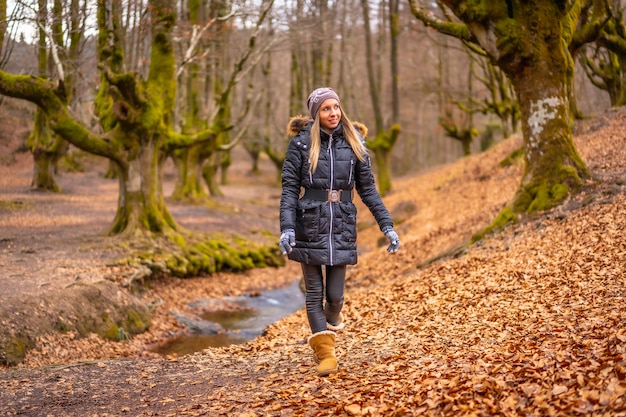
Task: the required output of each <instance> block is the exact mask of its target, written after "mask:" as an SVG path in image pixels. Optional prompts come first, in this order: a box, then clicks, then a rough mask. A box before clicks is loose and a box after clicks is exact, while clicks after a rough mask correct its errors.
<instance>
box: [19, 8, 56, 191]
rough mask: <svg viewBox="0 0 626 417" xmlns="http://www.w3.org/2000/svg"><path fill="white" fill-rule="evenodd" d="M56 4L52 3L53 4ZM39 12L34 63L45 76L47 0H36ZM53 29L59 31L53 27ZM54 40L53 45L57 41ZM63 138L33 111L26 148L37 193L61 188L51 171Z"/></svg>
mask: <svg viewBox="0 0 626 417" xmlns="http://www.w3.org/2000/svg"><path fill="white" fill-rule="evenodd" d="M56 4H57V3H55V5H56ZM38 7H39V10H38V13H37V21H38V22H39V31H38V34H39V39H38V41H37V46H38V54H37V63H38V68H39V75H40V76H41V77H48V76H49V75H50V73H51V71H50V63H49V60H48V46H47V42H48V41H47V37H48V34H47V33H46V28H47V26H48V4H47V2H46V1H43V0H39V4H38ZM55 12H57V13H56V14H55V16H53V18H58V17H59V16H58V10H57V9H56V7H55ZM55 29H58V27H56V28H55ZM53 41H55V42H56V39H54V40H53ZM62 141H63V139H62V138H61V137H59V136H57V135H56V134H55V133H54V131H53V130H51V129H50V128H49V127H48V116H47V115H46V113H45V111H44V110H43V109H41V108H39V107H38V108H37V110H35V123H34V125H33V130H32V132H31V134H30V135H29V136H28V141H27V142H28V147H29V149H30V152H31V154H32V155H33V176H32V180H31V187H32V188H33V189H35V190H40V191H53V192H59V191H61V188H60V187H59V185H58V184H57V181H56V178H55V175H54V171H55V161H56V160H57V159H58V158H59V153H60V151H61V150H63V149H64V148H63V147H62V146H61V145H62Z"/></svg>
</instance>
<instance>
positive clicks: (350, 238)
mask: <svg viewBox="0 0 626 417" xmlns="http://www.w3.org/2000/svg"><path fill="white" fill-rule="evenodd" d="M337 205H338V206H339V209H340V210H341V224H342V228H341V237H342V240H344V241H346V242H356V206H355V205H354V204H352V203H342V204H337Z"/></svg>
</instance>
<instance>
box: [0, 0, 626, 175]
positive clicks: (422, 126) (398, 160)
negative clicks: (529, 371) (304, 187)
mask: <svg viewBox="0 0 626 417" xmlns="http://www.w3.org/2000/svg"><path fill="white" fill-rule="evenodd" d="M111 3H112V4H113V6H115V7H114V9H115V10H116V11H117V12H118V13H119V14H120V18H119V20H117V22H118V23H119V24H120V25H121V27H119V28H116V32H115V33H116V34H119V36H121V37H122V39H121V40H122V45H123V52H122V53H123V54H124V61H123V65H124V70H126V71H136V72H137V73H139V74H142V75H143V76H147V75H148V62H149V54H150V46H151V45H150V30H151V24H150V19H151V15H150V5H149V4H148V1H118V0H115V1H112V2H111ZM44 6H45V7H44ZM5 7H6V24H4V25H3V26H0V28H2V29H4V32H5V35H4V37H3V41H4V44H3V49H2V57H1V58H2V60H1V61H0V65H1V67H2V68H3V69H4V70H5V71H7V72H10V73H16V74H35V75H37V74H40V75H43V76H46V77H49V78H50V79H52V80H59V79H60V78H63V77H65V78H67V77H68V76H70V75H71V76H72V77H73V80H72V94H71V102H70V106H71V108H72V111H73V113H74V114H77V115H79V116H80V119H81V120H82V121H83V122H84V123H85V124H86V125H87V126H91V127H94V128H99V126H98V120H97V119H96V117H95V114H94V111H93V106H94V98H95V97H96V94H97V91H98V88H99V86H100V78H101V77H100V74H99V72H98V69H97V61H98V52H97V38H96V37H97V33H98V32H97V10H96V2H90V1H78V0H75V1H71V2H70V1H60V0H59V1H54V2H52V1H50V2H47V4H46V2H43V3H42V2H39V3H38V4H37V3H36V2H29V1H28V0H27V1H18V2H8V3H6V4H5ZM175 7H176V9H177V10H176V12H177V13H176V21H175V29H174V47H175V59H176V80H177V88H176V91H177V94H176V106H175V113H176V114H175V115H174V116H173V117H174V119H175V124H174V125H175V127H176V129H179V130H185V129H187V130H190V129H192V130H193V129H198V128H199V127H198V126H206V125H209V124H210V122H211V120H213V119H214V118H215V117H217V116H216V112H217V110H218V105H217V104H216V103H217V102H218V101H219V100H220V99H221V97H220V96H225V95H227V99H228V100H229V102H230V103H232V106H231V107H230V108H229V113H230V114H229V115H228V117H229V120H230V123H232V124H233V125H234V126H235V127H234V128H233V130H232V131H231V133H232V135H231V136H232V137H237V139H238V140H240V143H242V144H244V145H245V146H246V148H247V149H248V150H249V152H250V153H251V155H252V156H254V157H256V156H257V155H258V154H259V152H262V151H263V150H264V149H266V150H271V151H272V152H276V153H277V154H280V152H281V151H282V149H283V148H282V147H283V146H284V144H285V135H284V127H285V125H286V121H287V120H288V118H289V116H290V115H293V114H296V113H303V112H304V111H305V106H304V101H305V99H306V96H307V94H308V92H310V91H311V90H312V89H313V88H315V87H317V86H320V85H329V86H332V87H334V88H335V89H336V90H338V91H339V93H340V95H341V97H342V100H343V104H344V107H345V108H346V110H347V111H348V112H349V114H350V116H351V117H352V119H353V120H358V121H362V122H363V123H365V124H366V125H367V126H368V127H370V129H371V133H374V134H375V131H374V129H376V128H377V121H376V116H379V117H380V118H381V120H382V127H383V128H388V126H389V125H390V124H392V123H398V124H399V125H400V126H401V134H400V139H399V140H398V142H397V144H396V146H395V147H394V148H393V152H392V156H391V160H392V164H391V166H392V171H393V173H394V174H404V173H406V172H409V171H415V170H420V169H424V168H428V167H430V166H435V165H439V164H442V163H447V162H450V161H453V160H456V159H457V158H459V157H460V156H462V155H463V148H462V146H461V144H460V143H459V142H458V141H456V140H453V139H452V138H451V137H450V136H449V135H447V134H446V130H445V129H444V128H443V127H442V125H441V124H440V121H441V120H447V121H448V122H452V123H453V124H454V125H455V126H456V127H457V128H459V129H469V128H476V129H477V135H476V138H475V139H474V140H473V143H472V144H471V149H472V152H478V151H479V150H480V149H481V141H482V142H483V143H482V146H483V147H484V146H486V143H487V142H488V141H489V140H492V139H495V140H500V139H501V138H502V132H503V129H502V126H501V123H500V121H499V120H498V118H497V116H496V115H495V114H493V113H490V112H489V111H488V110H484V109H481V105H482V104H481V103H484V102H486V101H488V100H489V99H490V97H489V95H490V94H491V92H490V91H489V89H490V88H492V87H493V85H492V83H493V80H491V81H490V80H488V79H487V77H486V72H485V68H486V64H485V63H486V61H485V59H484V58H482V57H480V56H478V55H476V54H474V53H472V52H470V50H469V48H467V47H464V46H463V44H462V43H461V42H459V41H458V40H456V39H451V38H450V37H449V36H446V35H442V34H440V33H438V32H437V31H436V30H433V29H430V28H427V27H425V25H423V24H422V23H421V22H420V21H418V20H417V19H416V18H415V17H414V16H413V15H412V14H411V10H410V7H409V3H408V2H407V3H405V2H402V3H400V4H394V2H393V0H383V1H378V2H374V1H370V2H367V1H360V2H359V1H354V0H344V1H337V2H325V1H317V0H314V1H297V2H280V1H274V2H271V3H267V2H262V3H259V2H252V3H249V2H241V1H234V2H226V1H188V2H177V3H176V4H175ZM615 7H616V10H619V8H620V7H622V6H621V5H619V4H617V5H615ZM432 8H433V11H434V12H435V13H439V14H441V11H440V10H439V9H438V8H436V7H435V6H434V5H432ZM396 12H397V14H394V13H396ZM263 13H267V15H265V16H262V14H263ZM392 14H393V17H394V18H396V17H397V31H398V32H397V42H396V45H397V47H396V48H395V49H394V48H392V47H393V45H392V43H391V30H392V29H391V22H392V21H393V22H395V21H396V20H392V18H390V15H392ZM365 22H367V26H366V23H365ZM366 28H367V30H366ZM77 32H80V35H81V36H79V37H77ZM75 39H78V40H79V41H78V42H77V43H74V42H75ZM394 55H395V56H396V57H397V70H394V69H393V68H392V62H393V59H392V58H393V56H394ZM42 56H43V57H42ZM368 68H369V70H370V71H369V72H368ZM393 72H396V73H397V81H398V87H399V92H400V94H399V96H398V97H397V102H396V103H394V97H393V95H392V85H391V83H392V74H393ZM60 73H61V75H62V76H60ZM575 80H576V82H575V85H576V88H575V90H576V101H577V104H578V107H579V108H580V110H581V111H582V114H584V115H590V114H594V113H597V112H601V111H603V110H605V109H606V108H608V107H609V106H610V101H609V98H608V94H607V93H606V91H603V90H601V89H599V88H597V87H595V86H594V85H593V84H592V82H591V81H590V79H589V77H588V76H587V75H586V74H585V71H584V69H583V68H581V66H580V64H579V65H578V66H577V69H576V74H575ZM490 83H491V84H490ZM394 106H397V109H398V116H397V117H398V119H397V120H393V118H394V114H393V111H394ZM376 111H377V112H378V113H376ZM32 113H33V114H34V110H32ZM494 126H496V127H495V128H494ZM498 126H499V128H498ZM380 127H381V126H378V128H380ZM504 132H507V133H511V129H510V128H507V129H504ZM231 139H232V138H231Z"/></svg>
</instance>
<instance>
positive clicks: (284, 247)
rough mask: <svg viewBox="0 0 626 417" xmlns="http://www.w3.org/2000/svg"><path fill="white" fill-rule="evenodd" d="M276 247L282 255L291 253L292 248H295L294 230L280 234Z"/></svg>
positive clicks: (286, 230)
mask: <svg viewBox="0 0 626 417" xmlns="http://www.w3.org/2000/svg"><path fill="white" fill-rule="evenodd" d="M278 246H280V251H281V252H282V253H283V255H287V254H289V253H291V251H292V250H293V247H294V246H296V231H295V230H294V229H285V230H283V232H282V233H281V234H280V241H279V242H278Z"/></svg>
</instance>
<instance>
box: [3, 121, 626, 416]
mask: <svg viewBox="0 0 626 417" xmlns="http://www.w3.org/2000/svg"><path fill="white" fill-rule="evenodd" d="M624 132H626V109H620V110H615V111H611V112H608V113H607V114H605V115H602V116H598V117H596V118H594V119H591V120H587V121H584V122H579V123H578V124H577V126H576V129H575V133H576V145H577V147H578V149H579V151H580V153H581V154H582V156H583V158H584V159H585V161H586V162H587V164H588V166H589V168H590V169H591V171H592V172H593V174H594V180H593V181H589V183H588V184H587V186H586V189H585V191H584V192H582V193H581V194H579V195H577V196H575V197H573V198H571V199H570V200H568V201H567V202H565V203H564V204H563V205H562V206H560V207H558V208H556V209H554V210H551V211H550V212H547V213H543V214H541V215H538V216H535V217H533V218H529V219H525V220H524V221H523V222H521V223H520V224H517V225H515V226H513V227H510V228H508V229H506V230H505V231H503V232H501V233H499V234H496V235H493V236H490V237H487V238H486V239H485V240H483V241H482V242H480V243H478V244H476V245H474V246H473V247H471V248H470V249H468V250H465V251H464V252H462V253H458V252H454V256H449V257H443V258H438V255H439V254H441V253H442V252H445V251H447V250H449V249H450V248H453V247H455V246H457V245H458V244H460V243H463V242H465V241H466V240H467V239H469V237H470V236H471V235H472V233H474V232H476V231H477V230H479V229H480V228H481V227H483V226H485V225H486V224H488V223H489V221H490V220H491V219H493V217H494V216H495V214H496V213H497V212H498V210H499V209H500V208H501V207H502V206H503V205H504V204H505V203H506V201H508V199H510V198H511V196H512V195H513V193H514V191H515V188H516V187H517V185H518V183H519V180H520V176H521V170H522V166H521V164H520V163H516V164H512V165H507V166H501V165H500V162H501V161H502V160H504V159H505V158H506V157H507V156H508V155H509V154H511V152H512V151H514V150H515V149H517V148H518V147H519V146H521V140H520V139H519V138H510V139H508V140H506V141H504V142H503V143H501V144H499V145H498V146H497V147H496V148H494V149H491V150H490V151H488V152H486V153H483V154H480V155H476V156H472V157H468V158H464V159H462V160H460V161H458V162H457V163H454V164H451V165H448V166H445V167H441V168H439V169H434V170H431V171H429V172H427V173H422V174H420V175H419V176H412V177H406V178H401V179H397V180H395V181H394V189H395V191H394V192H393V193H391V194H390V195H389V196H387V197H386V198H385V201H386V203H387V205H388V207H389V208H390V209H391V211H392V214H393V215H394V218H395V219H396V220H397V222H398V225H397V229H398V232H399V234H400V237H401V240H402V246H401V249H400V252H399V253H398V254H396V255H388V254H387V253H386V252H385V251H384V248H383V247H378V246H377V242H378V239H379V238H380V232H379V231H378V230H377V229H376V228H375V227H369V228H364V229H363V230H362V231H361V232H360V235H359V244H360V247H361V249H362V254H361V256H360V261H359V264H358V265H357V266H356V267H353V268H350V269H349V275H350V276H349V279H348V283H347V290H346V306H345V315H346V318H347V326H346V329H345V330H343V331H342V332H340V333H339V334H338V338H337V339H338V346H337V354H338V358H339V362H340V370H339V372H338V373H336V374H333V375H331V376H329V377H327V378H318V377H317V376H316V374H315V364H314V362H313V358H312V354H311V351H310V348H309V347H308V345H307V344H306V337H307V336H308V335H309V330H308V326H307V325H306V317H305V314H304V311H303V310H301V311H299V312H298V313H296V314H294V315H292V316H289V317H287V318H285V319H283V320H281V321H280V322H278V323H275V324H273V325H271V326H269V327H268V329H267V334H265V335H264V336H262V337H259V338H257V339H255V340H253V341H251V342H249V343H246V344H243V345H233V346H229V347H225V348H212V349H207V350H204V351H202V352H199V353H196V354H193V355H187V356H182V357H179V358H169V359H167V358H166V359H164V358H155V357H153V356H150V355H147V354H146V353H145V346H146V345H147V344H148V343H150V342H151V341H154V340H156V339H158V338H160V337H162V333H163V332H165V331H167V330H166V329H168V328H170V326H172V325H173V323H172V321H171V320H172V319H171V318H170V317H169V315H168V314H167V310H168V309H176V308H183V307H181V306H182V304H184V301H185V300H186V299H187V300H188V299H197V298H200V297H201V296H202V294H225V293H230V292H233V291H248V290H252V289H254V288H262V287H264V286H267V285H279V284H281V283H285V282H288V281H290V280H292V279H294V277H297V275H298V268H297V265H294V264H291V263H290V264H289V265H287V266H286V267H284V268H280V269H272V270H259V271H253V272H250V273H247V274H242V275H229V274H219V275H216V276H213V277H210V278H198V279H191V280H185V281H181V280H171V281H169V282H156V283H154V288H153V291H154V293H152V295H154V294H157V295H158V296H159V297H160V298H161V299H162V300H163V305H162V306H161V307H160V309H159V311H158V312H157V315H156V317H155V323H154V326H153V328H152V329H151V331H150V332H149V333H148V334H146V335H141V336H138V337H136V338H134V339H133V340H131V341H125V342H117V343H113V342H103V341H102V340H99V339H97V338H95V337H92V338H87V339H75V338H73V337H72V335H66V336H65V337H58V336H55V337H53V336H50V337H49V338H42V340H41V343H40V347H39V348H38V349H37V350H36V351H34V352H33V353H32V354H31V355H30V356H29V357H28V358H27V360H26V362H25V364H24V365H23V366H21V367H20V368H18V369H11V370H4V371H3V372H2V373H0V387H1V388H0V411H1V412H2V413H3V415H13V414H22V415H32V416H40V415H41V416H64V415H68V416H87V415H89V416H153V415H160V416H166V415H172V416H174V415H207V416H221V415H224V416H226V415H228V416H231V415H238V416H257V415H259V416H260V415H263V416H283V415H286V416H292V415H302V416H323V415H356V416H360V415H371V416H403V415H406V416H418V415H425V416H443V415H446V416H459V415H461V416H474V415H476V416H481V415H502V416H530V415H533V416H576V415H589V416H591V415H593V416H601V415H606V416H626V236H625V234H626V135H625V133H624ZM359 215H360V222H361V224H362V225H363V227H366V226H367V225H368V224H370V225H371V218H370V217H368V214H367V212H366V211H365V210H364V209H361V210H360V214H359ZM435 258H437V259H435ZM429 260H431V261H432V262H427V261H429ZM423 263H426V265H425V266H423V267H420V268H417V266H418V265H421V264H423ZM122 356H126V358H121V359H120V357H122ZM55 364H56V365H55Z"/></svg>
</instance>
